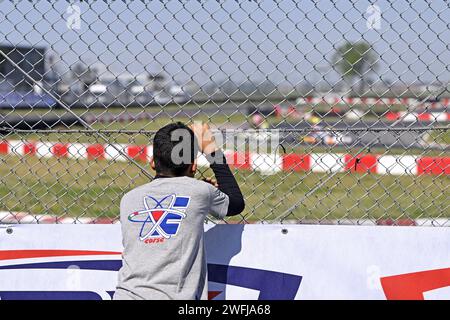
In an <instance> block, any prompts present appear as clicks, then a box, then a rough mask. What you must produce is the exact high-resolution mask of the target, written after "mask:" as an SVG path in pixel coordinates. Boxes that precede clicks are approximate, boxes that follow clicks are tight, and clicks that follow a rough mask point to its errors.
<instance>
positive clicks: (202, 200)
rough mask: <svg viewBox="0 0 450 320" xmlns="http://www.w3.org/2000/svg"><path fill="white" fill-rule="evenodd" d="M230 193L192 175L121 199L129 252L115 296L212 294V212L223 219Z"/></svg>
mask: <svg viewBox="0 0 450 320" xmlns="http://www.w3.org/2000/svg"><path fill="white" fill-rule="evenodd" d="M228 205H229V198H228V196H227V195H226V194H225V193H223V192H221V191H220V190H219V189H217V188H215V187H214V186H212V185H210V184H208V183H206V182H203V181H199V180H196V179H194V178H190V177H173V178H160V179H155V180H153V181H152V182H150V183H147V184H145V185H143V186H140V187H138V188H135V189H133V190H131V191H130V192H128V193H127V194H126V195H125V196H124V197H123V198H122V201H121V203H120V222H121V227H122V237H123V246H124V251H123V254H122V260H123V266H122V268H121V269H120V271H119V276H118V278H119V279H118V280H119V281H118V285H117V290H116V292H115V294H114V299H115V300H119V299H120V300H121V299H177V300H182V299H206V298H207V294H208V292H207V291H208V290H207V283H208V280H207V266H206V257H205V250H204V244H203V237H204V230H203V228H204V220H205V216H206V215H207V214H212V215H213V216H215V217H218V218H223V217H225V216H226V214H227V210H228Z"/></svg>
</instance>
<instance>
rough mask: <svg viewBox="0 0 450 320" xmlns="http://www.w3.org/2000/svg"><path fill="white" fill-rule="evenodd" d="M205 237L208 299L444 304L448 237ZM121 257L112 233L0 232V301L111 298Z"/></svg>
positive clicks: (116, 231)
mask: <svg viewBox="0 0 450 320" xmlns="http://www.w3.org/2000/svg"><path fill="white" fill-rule="evenodd" d="M205 231H206V234H205V237H206V239H205V243H206V246H207V257H208V271H209V275H208V277H209V297H210V298H211V299H450V290H449V289H450V254H449V252H450V251H449V248H450V228H440V227H433V228H432V227H390V226H388V227H381V226H377V227H373V226H324V225H321V226H313V225H206V226H205ZM151 245H158V244H157V243H153V244H149V246H151ZM121 250H122V245H121V234H120V225H15V226H11V227H6V226H2V227H0V279H1V281H0V299H2V300H7V299H111V297H112V295H113V292H114V290H115V285H116V280H117V270H119V268H120V266H121Z"/></svg>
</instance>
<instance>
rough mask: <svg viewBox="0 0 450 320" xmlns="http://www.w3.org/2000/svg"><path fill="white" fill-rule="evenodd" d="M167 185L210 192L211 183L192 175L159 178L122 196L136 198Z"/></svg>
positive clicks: (192, 190) (191, 190) (193, 190)
mask: <svg viewBox="0 0 450 320" xmlns="http://www.w3.org/2000/svg"><path fill="white" fill-rule="evenodd" d="M166 187H169V188H171V187H173V188H183V190H185V191H189V192H192V193H195V192H202V193H209V192H210V188H209V187H210V184H208V183H206V182H204V181H201V180H198V179H195V178H191V177H179V178H176V180H172V179H171V178H158V179H155V180H152V181H151V182H148V183H146V184H143V185H140V186H138V187H136V188H134V189H132V190H130V191H128V192H127V193H125V194H124V195H123V197H122V200H123V199H128V198H134V197H136V196H140V195H142V194H146V193H148V192H150V191H161V190H163V189H165V188H166Z"/></svg>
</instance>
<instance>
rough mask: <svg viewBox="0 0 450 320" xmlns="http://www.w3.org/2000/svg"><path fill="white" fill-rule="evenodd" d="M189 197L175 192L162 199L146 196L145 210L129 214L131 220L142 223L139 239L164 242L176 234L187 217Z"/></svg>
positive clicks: (147, 241)
mask: <svg viewBox="0 0 450 320" xmlns="http://www.w3.org/2000/svg"><path fill="white" fill-rule="evenodd" d="M189 201H190V198H189V197H180V196H177V195H175V194H171V195H168V196H165V197H163V198H161V199H157V198H154V197H152V196H146V197H144V208H145V209H143V210H140V211H136V212H133V213H132V214H130V215H129V216H128V220H129V221H131V222H137V223H142V227H141V230H140V232H139V239H140V240H141V241H145V242H146V243H152V242H162V241H164V239H170V238H171V237H173V236H176V235H177V233H178V229H179V227H180V224H181V221H182V220H183V218H185V217H186V213H185V212H186V209H187V207H188V205H189Z"/></svg>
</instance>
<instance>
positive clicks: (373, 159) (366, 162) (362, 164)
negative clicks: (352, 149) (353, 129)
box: [344, 154, 377, 173]
mask: <svg viewBox="0 0 450 320" xmlns="http://www.w3.org/2000/svg"><path fill="white" fill-rule="evenodd" d="M344 161H345V170H350V171H352V172H360V173H366V172H371V173H377V156H376V155H373V154H366V155H359V156H356V157H355V156H352V155H350V154H347V155H345V160H344Z"/></svg>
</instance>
